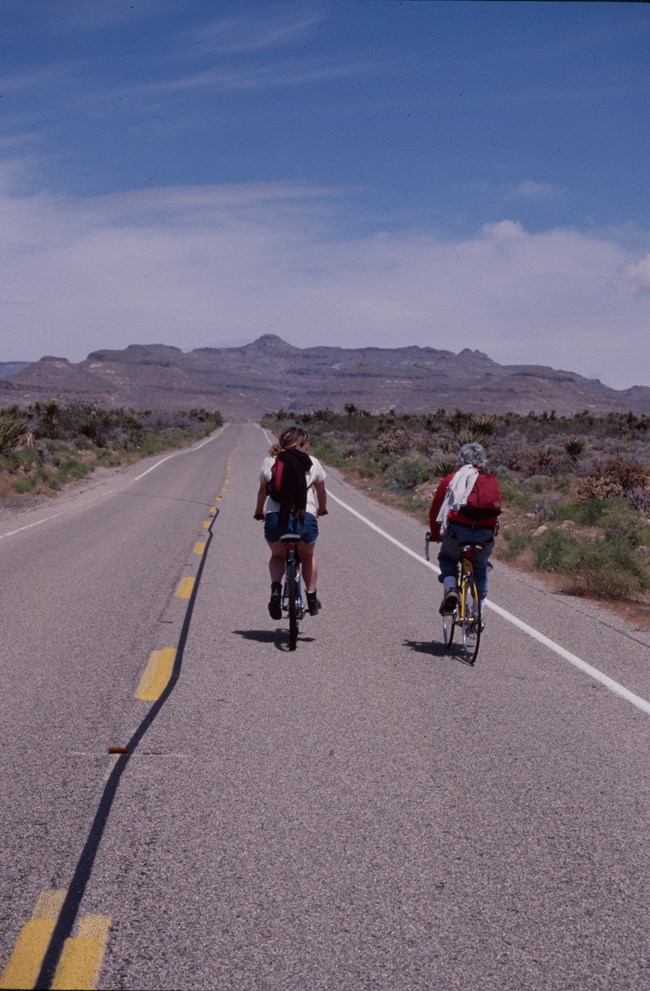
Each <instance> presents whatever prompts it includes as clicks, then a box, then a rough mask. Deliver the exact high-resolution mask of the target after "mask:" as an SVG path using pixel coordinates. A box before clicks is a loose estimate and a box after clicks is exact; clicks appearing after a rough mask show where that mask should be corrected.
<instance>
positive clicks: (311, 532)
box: [264, 513, 318, 544]
mask: <svg viewBox="0 0 650 991" xmlns="http://www.w3.org/2000/svg"><path fill="white" fill-rule="evenodd" d="M285 533H297V534H299V535H300V536H301V537H302V539H303V542H304V543H305V544H313V543H314V541H315V540H317V538H318V520H317V519H316V517H315V516H312V514H311V513H305V516H304V518H303V519H302V520H294V518H293V513H291V515H290V516H289V522H288V523H280V522H279V521H278V514H277V513H267V514H266V516H265V517H264V537H265V538H266V540H268V541H269V542H270V543H272V544H273V543H275V541H276V540H279V539H280V537H282V536H283V534H285Z"/></svg>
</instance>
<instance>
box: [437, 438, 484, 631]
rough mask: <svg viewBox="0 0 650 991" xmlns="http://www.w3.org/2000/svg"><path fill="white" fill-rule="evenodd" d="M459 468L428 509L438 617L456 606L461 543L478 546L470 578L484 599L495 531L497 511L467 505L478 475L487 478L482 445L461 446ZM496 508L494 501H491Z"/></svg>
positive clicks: (449, 477)
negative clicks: (436, 545) (439, 594)
mask: <svg viewBox="0 0 650 991" xmlns="http://www.w3.org/2000/svg"><path fill="white" fill-rule="evenodd" d="M458 464H459V466H460V467H459V468H458V469H457V470H456V471H452V472H450V474H449V475H447V476H446V477H445V478H443V480H442V482H440V484H439V486H438V488H437V490H436V493H435V495H434V497H433V501H432V503H431V508H430V510H429V529H430V531H431V538H432V540H436V541H439V542H441V547H440V552H439V554H438V564H439V565H440V575H439V577H438V581H440V582H442V584H443V588H444V596H443V600H442V604H441V606H440V612H441V613H442V614H447V613H453V611H454V610H455V608H456V605H457V604H458V590H457V588H456V565H457V562H458V561H459V560H460V558H461V557H462V549H463V545H465V544H469V543H472V544H477V543H480V544H482V547H481V548H480V549H477V551H476V553H475V555H474V557H473V565H474V576H475V578H476V586H477V589H478V594H479V597H480V598H481V599H484V598H485V597H486V596H487V590H488V581H487V571H488V559H489V557H490V554H491V553H492V551H493V549H494V538H495V536H496V533H497V531H498V528H499V521H498V515H499V513H500V509H497V508H493V509H487V510H483V511H481V512H480V519H479V518H477V515H476V510H475V509H474V508H473V507H472V506H468V505H467V499H468V498H469V494H470V492H471V491H472V488H473V486H474V484H475V483H476V478H477V476H478V475H479V474H483V475H489V473H488V472H486V470H485V468H486V465H487V454H486V453H485V449H484V447H483V445H482V444H479V443H478V442H476V441H475V442H472V443H470V444H464V445H463V446H462V447H461V449H460V451H459V452H458ZM489 477H490V478H491V479H492V484H493V486H494V487H495V491H496V492H498V493H499V502H500V492H499V488H498V482H497V481H496V479H495V478H494V476H493V475H491V476H489ZM495 506H496V500H495Z"/></svg>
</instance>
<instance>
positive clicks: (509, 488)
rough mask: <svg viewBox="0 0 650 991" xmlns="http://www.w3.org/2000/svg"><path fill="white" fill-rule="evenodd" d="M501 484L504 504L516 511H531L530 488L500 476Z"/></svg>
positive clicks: (506, 507)
mask: <svg viewBox="0 0 650 991" xmlns="http://www.w3.org/2000/svg"><path fill="white" fill-rule="evenodd" d="M499 486H500V488H501V496H502V498H503V506H504V508H505V509H510V510H511V511H512V512H516V513H526V512H530V511H531V504H532V498H531V493H530V492H529V491H528V489H527V488H526V487H525V486H523V485H521V484H520V483H518V482H515V481H513V480H512V479H509V478H503V477H501V476H499Z"/></svg>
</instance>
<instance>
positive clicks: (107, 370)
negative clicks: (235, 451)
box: [0, 334, 650, 420]
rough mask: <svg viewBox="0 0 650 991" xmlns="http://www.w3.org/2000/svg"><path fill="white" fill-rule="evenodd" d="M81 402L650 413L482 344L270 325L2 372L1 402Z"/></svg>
mask: <svg viewBox="0 0 650 991" xmlns="http://www.w3.org/2000/svg"><path fill="white" fill-rule="evenodd" d="M50 398H58V399H62V400H79V401H82V402H88V403H93V404H95V405H97V406H105V407H116V406H127V407H133V408H136V409H191V408H195V407H205V408H207V409H219V410H221V412H222V413H223V414H224V416H226V417H228V418H230V419H240V420H249V419H258V418H259V417H260V416H262V415H263V414H264V413H265V412H268V411H273V410H278V409H285V410H287V411H288V412H307V411H310V410H313V409H323V408H325V407H330V408H331V409H337V410H341V409H343V408H344V406H345V404H346V403H352V404H354V405H355V406H357V407H359V408H361V409H367V410H372V411H388V410H390V409H393V410H395V411H396V412H418V413H423V412H427V411H429V410H436V409H440V408H444V409H449V410H454V409H456V408H459V409H464V410H475V411H477V412H495V413H505V412H508V411H512V412H514V413H524V414H525V413H528V412H530V411H534V412H536V413H542V412H544V411H547V412H549V413H550V412H551V411H553V410H554V411H555V412H556V413H557V415H559V416H565V415H570V414H572V413H578V412H581V411H582V410H589V411H590V412H592V413H595V414H602V413H608V412H628V411H632V412H635V413H648V412H650V388H649V387H647V386H634V387H633V388H631V389H625V390H617V389H610V388H608V387H607V386H605V385H603V384H602V382H599V381H598V380H597V379H588V378H584V377H583V376H581V375H578V374H576V373H574V372H567V371H558V370H556V369H553V368H548V367H546V366H542V365H499V364H498V363H497V362H495V361H492V359H491V358H489V357H488V356H487V355H486V354H483V352H481V351H471V350H468V349H465V350H464V351H461V352H460V354H454V352H452V351H441V350H437V349H436V348H426V347H424V348H423V347H415V346H409V347H402V348H373V347H370V348H338V347H315V348H297V347H294V346H293V345H291V344H287V343H286V341H283V340H282V339H281V338H279V337H276V336H275V335H272V334H265V335H264V336H263V337H260V338H258V340H256V341H253V342H252V343H251V344H246V345H244V346H242V347H236V348H198V349H196V350H194V351H189V352H186V353H185V352H183V351H181V350H180V348H177V347H170V346H168V345H164V344H154V345H140V344H132V345H130V346H129V347H127V348H125V349H124V350H121V351H110V350H102V351H94V352H93V353H92V354H89V355H88V357H87V358H86V360H85V361H82V362H79V363H78V364H73V363H71V362H69V361H67V360H66V359H65V358H55V357H51V356H47V357H44V358H41V360H40V361H37V362H34V363H33V364H30V365H28V366H26V367H23V368H22V369H21V370H20V371H18V372H16V373H15V374H13V375H11V376H10V377H9V378H5V379H1V380H0V406H7V405H9V404H10V403H17V404H19V405H23V406H24V405H27V404H29V403H33V402H35V401H36V400H41V401H43V400H46V399H50Z"/></svg>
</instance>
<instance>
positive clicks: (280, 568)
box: [267, 540, 287, 582]
mask: <svg viewBox="0 0 650 991" xmlns="http://www.w3.org/2000/svg"><path fill="white" fill-rule="evenodd" d="M267 544H268V545H269V549H270V551H271V559H270V561H269V574H270V575H271V581H272V582H281V581H282V579H283V578H284V562H285V560H286V557H287V548H286V547H285V545H284V544H283V543H282V541H280V540H276V541H274V542H273V543H271V541H269V540H267Z"/></svg>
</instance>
